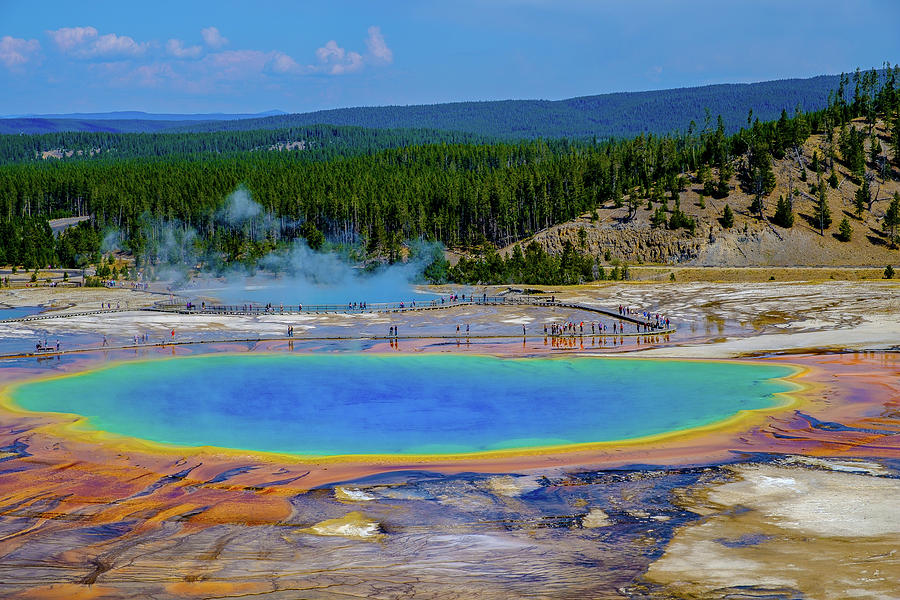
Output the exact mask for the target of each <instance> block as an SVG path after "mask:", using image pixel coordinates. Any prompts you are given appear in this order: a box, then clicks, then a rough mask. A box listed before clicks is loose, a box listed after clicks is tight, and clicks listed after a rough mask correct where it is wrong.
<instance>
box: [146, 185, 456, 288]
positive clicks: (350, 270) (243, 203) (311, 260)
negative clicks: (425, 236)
mask: <svg viewBox="0 0 900 600" xmlns="http://www.w3.org/2000/svg"><path fill="white" fill-rule="evenodd" d="M143 221H144V222H143V226H142V232H143V234H142V235H143V237H144V238H145V239H146V240H147V248H148V250H149V252H148V255H149V256H151V257H152V261H153V263H154V267H153V269H154V271H155V274H156V276H157V277H159V278H161V279H164V280H168V281H172V282H173V284H172V285H171V288H172V289H173V290H177V291H179V292H180V293H182V294H184V295H187V296H189V297H193V298H201V297H211V298H216V299H218V300H220V301H221V302H223V303H228V304H241V303H246V302H253V303H260V302H272V303H274V304H285V305H296V304H307V305H309V304H339V305H345V304H347V303H348V302H395V301H399V300H411V299H415V297H416V296H417V294H418V292H416V291H415V290H414V289H413V287H412V283H414V282H416V281H421V279H422V271H423V270H424V268H425V267H426V266H427V265H428V264H429V263H430V262H431V260H432V257H433V255H434V252H435V251H436V250H440V247H439V246H438V245H434V244H427V243H424V242H417V243H414V244H412V245H411V246H410V249H411V252H410V256H411V258H410V259H409V260H408V261H407V262H404V263H396V264H394V265H390V266H382V267H380V268H378V269H375V270H374V271H373V272H367V271H366V270H364V269H362V268H361V267H359V266H357V265H355V264H353V263H351V262H350V261H349V260H348V259H347V258H345V257H343V256H341V255H339V254H337V253H334V252H316V251H313V250H312V249H310V248H309V246H307V244H306V242H305V241H304V240H302V239H296V240H294V241H293V242H291V244H290V245H288V246H286V247H285V245H282V246H281V247H280V248H278V249H276V250H274V251H272V252H270V253H269V254H267V255H266V256H264V257H262V258H261V259H259V260H258V261H256V262H255V263H254V264H253V265H250V266H248V265H246V264H243V263H240V264H228V263H224V262H223V261H222V259H221V256H218V255H212V254H206V253H203V252H201V251H199V250H198V248H199V247H200V244H198V242H199V240H200V236H199V235H198V233H197V231H195V230H194V229H193V228H191V227H189V226H187V225H186V224H184V223H180V222H172V221H160V220H153V219H150V218H147V217H145V218H144V219H143ZM297 225H299V223H288V224H285V226H290V227H296V226H297ZM215 226H216V227H217V228H220V229H221V228H229V229H232V230H243V231H245V232H248V233H249V234H250V235H251V237H252V238H255V239H261V238H263V237H264V236H265V235H266V233H270V234H272V235H275V236H280V227H281V226H282V224H281V221H280V219H278V218H276V217H275V216H274V215H272V214H271V213H268V212H267V211H265V210H264V209H263V207H262V206H260V205H259V204H258V203H257V202H255V201H254V200H253V199H252V198H251V197H250V194H249V192H248V191H247V190H246V189H243V188H239V189H238V190H236V191H235V192H234V193H232V194H231V195H230V196H228V198H227V200H226V202H225V204H224V205H223V207H222V208H221V209H219V210H218V211H217V212H216V215H215Z"/></svg>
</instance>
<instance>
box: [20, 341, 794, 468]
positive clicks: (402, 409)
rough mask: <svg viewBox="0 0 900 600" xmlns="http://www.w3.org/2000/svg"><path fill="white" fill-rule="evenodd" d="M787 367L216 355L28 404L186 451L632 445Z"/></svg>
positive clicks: (67, 384) (773, 384)
mask: <svg viewBox="0 0 900 600" xmlns="http://www.w3.org/2000/svg"><path fill="white" fill-rule="evenodd" d="M790 373H791V369H790V368H788V367H782V366H777V365H752V364H746V363H721V362H692V361H655V360H640V359H603V358H575V359H565V360H562V359H501V358H492V357H486V356H460V355H418V356H414V355H400V356H386V355H376V354H355V355H346V354H343V355H328V354H312V355H309V354H307V355H237V356H236V355H208V356H202V357H190V358H180V359H171V360H156V361H146V362H134V363H121V364H118V365H115V366H112V367H109V368H104V369H100V370H96V371H88V372H86V373H84V374H80V375H75V376H67V377H62V378H56V379H50V380H45V381H35V382H31V383H27V384H24V385H22V386H20V387H18V388H16V389H14V390H13V392H12V398H13V400H14V401H15V402H16V403H18V404H19V405H20V406H21V407H23V408H25V409H29V410H34V411H48V412H67V413H77V414H80V415H84V416H86V417H88V419H89V421H88V425H89V426H90V427H91V428H95V429H100V430H105V431H109V432H114V433H118V434H122V435H126V436H132V437H138V438H143V439H147V440H152V441H156V442H162V443H166V444H175V445H183V446H201V445H212V446H221V447H228V448H238V449H245V450H259V451H271V452H283V453H293V454H303V455H334V454H416V453H423V454H443V453H461V452H475V451H485V450H496V449H504V448H526V447H535V446H549V445H562V444H574V443H586V442H599V441H611V440H625V439H629V438H638V437H643V436H648V435H653V434H659V433H665V432H670V431H676V430H682V429H687V428H692V427H697V426H701V425H707V424H711V423H715V422H716V421H721V420H723V419H725V418H727V417H729V416H731V415H734V414H735V413H737V412H738V411H740V410H743V409H757V408H766V407H771V406H775V405H777V404H779V403H780V402H781V400H779V399H778V398H776V397H775V396H774V394H775V393H777V392H782V391H785V390H788V389H790V387H791V384H788V383H787V382H785V381H783V380H776V379H773V378H778V377H784V376H786V375H788V374H790Z"/></svg>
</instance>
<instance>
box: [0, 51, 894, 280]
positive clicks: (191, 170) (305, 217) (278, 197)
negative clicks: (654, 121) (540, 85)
mask: <svg viewBox="0 0 900 600" xmlns="http://www.w3.org/2000/svg"><path fill="white" fill-rule="evenodd" d="M898 77H900V69H891V70H888V71H886V72H882V73H878V72H875V71H870V72H864V73H857V74H856V75H855V76H853V77H847V76H842V77H841V79H840V81H839V82H838V88H837V91H836V92H835V93H833V94H832V95H831V99H830V101H829V102H828V105H827V106H826V107H825V108H823V109H821V110H817V111H811V112H803V111H802V110H800V109H799V108H798V109H797V110H795V111H794V112H793V114H788V113H787V112H785V111H783V112H782V114H781V116H780V118H779V119H777V120H772V121H761V120H759V119H756V118H747V117H745V125H746V126H745V127H743V128H741V129H740V130H739V131H738V132H736V133H734V134H728V132H727V128H726V126H725V124H724V119H722V118H719V119H718V120H717V122H716V123H715V124H713V123H711V122H709V121H707V122H706V123H705V124H704V125H703V126H701V127H700V128H698V130H697V131H693V132H690V131H689V132H684V133H679V134H672V135H664V136H654V135H638V136H637V137H634V138H631V139H618V140H615V139H614V140H605V141H590V142H577V143H573V142H567V141H565V140H557V141H543V140H537V141H528V142H519V143H494V144H475V143H442V144H415V145H409V146H404V147H396V148H389V149H385V150H381V151H377V152H372V153H366V154H358V155H340V154H339V153H338V155H336V156H335V157H333V158H332V157H327V158H328V160H325V158H326V157H322V158H323V160H308V159H307V158H305V157H304V155H303V153H302V152H240V151H237V150H235V151H233V152H229V153H224V154H223V153H216V152H185V153H184V154H180V155H167V156H162V157H142V158H126V159H121V158H120V159H111V158H101V159H91V160H60V161H29V162H22V163H14V164H6V165H2V166H0V222H2V223H3V224H4V227H5V228H6V229H3V230H2V231H0V234H2V235H3V236H5V237H3V238H2V240H0V241H2V243H3V244H4V252H5V257H6V260H7V262H18V263H19V264H25V265H26V266H29V267H33V266H41V265H44V264H47V263H48V262H57V261H59V262H62V263H63V264H69V265H78V264H83V263H84V262H85V261H87V260H89V259H90V257H92V256H95V252H96V247H97V245H98V243H97V240H98V239H99V235H98V236H97V237H91V236H90V235H87V234H86V232H87V231H94V232H96V233H97V234H99V232H101V231H105V230H106V229H110V228H114V229H116V230H117V231H118V232H119V233H120V236H121V238H122V243H123V244H124V245H125V246H126V247H127V248H128V249H130V250H132V251H133V252H134V253H135V254H136V255H137V257H138V258H139V260H141V261H143V262H144V263H145V264H147V263H153V262H155V261H158V260H163V259H167V260H174V261H177V260H180V258H179V257H178V256H177V255H175V256H173V255H172V254H171V253H166V255H165V257H164V256H163V254H164V253H163V250H162V249H163V248H164V247H166V248H168V247H169V246H170V243H169V242H170V240H171V238H172V236H173V230H174V231H175V236H176V237H178V231H181V232H184V235H182V236H181V238H180V239H181V241H180V242H179V243H180V244H182V245H185V244H190V245H191V246H193V247H194V248H197V247H201V248H202V250H203V253H204V254H205V255H210V254H216V255H218V256H220V257H222V260H223V261H224V262H226V263H228V262H231V261H240V260H253V259H254V258H258V257H259V256H261V255H263V254H265V252H268V251H271V250H272V249H275V248H277V247H278V246H279V244H285V243H289V242H290V241H291V240H294V239H297V238H299V237H303V238H306V239H307V240H309V241H310V245H312V246H314V247H317V246H321V244H322V240H323V239H325V238H327V239H328V240H331V241H332V242H333V243H339V244H356V245H357V246H359V247H361V248H363V249H364V250H365V253H366V254H367V255H369V256H388V257H389V258H391V259H393V258H396V257H397V256H399V247H400V244H401V243H402V242H403V241H404V240H408V239H427V240H435V241H439V242H442V243H444V244H446V245H448V246H451V247H457V248H465V249H470V250H476V251H481V252H484V253H485V259H484V260H483V261H480V262H479V261H465V262H463V263H462V265H458V266H457V267H456V268H455V269H453V270H450V271H448V273H449V274H450V276H452V277H453V278H454V279H456V280H460V281H482V282H485V281H494V280H497V281H499V280H511V279H514V278H522V279H518V280H519V281H522V282H526V283H527V282H537V281H536V280H538V279H541V280H543V281H544V282H551V283H552V282H554V281H559V282H572V281H575V280H582V279H589V278H591V276H592V275H593V276H595V277H596V276H597V275H598V273H597V272H596V268H597V267H596V264H594V259H590V260H591V263H590V264H588V263H587V262H586V260H587V259H585V258H584V257H581V256H580V255H578V254H577V252H576V251H575V250H574V249H572V251H571V252H569V254H570V256H568V258H566V259H565V260H562V259H561V258H560V257H551V258H548V257H546V255H542V253H540V252H538V251H537V250H536V249H535V248H533V247H531V248H526V249H525V251H524V252H522V251H519V252H517V253H514V256H511V257H510V258H509V259H500V260H499V262H498V259H497V258H494V257H493V255H492V250H491V248H494V247H499V246H504V245H507V244H510V243H513V242H516V241H518V240H520V239H523V238H525V237H527V236H529V235H531V234H532V233H534V232H536V231H538V230H540V229H543V228H546V227H548V226H551V225H554V224H557V223H560V222H563V221H567V220H569V219H571V218H573V217H575V216H577V215H579V214H582V213H584V212H586V211H590V210H591V209H593V208H594V207H596V206H598V205H599V204H601V203H606V202H614V203H617V204H624V205H626V206H628V208H629V210H630V211H631V213H632V214H633V213H634V212H635V211H636V210H637V209H638V207H639V206H642V205H643V204H646V203H647V202H650V203H651V204H652V203H653V202H657V203H658V204H660V205H662V204H663V203H664V202H665V201H666V200H665V199H666V198H668V197H671V198H673V199H674V198H677V196H678V192H679V191H680V190H682V189H683V188H684V186H685V185H686V183H687V177H688V175H687V174H689V173H692V172H704V171H706V172H707V173H712V172H713V170H715V172H717V173H718V174H719V180H718V182H716V181H714V178H711V177H710V178H709V182H710V184H711V185H710V195H717V196H719V197H725V196H727V195H728V193H729V191H730V190H729V186H728V184H727V176H728V175H730V173H732V172H736V173H737V174H738V175H739V178H740V181H741V183H742V185H743V186H745V187H746V189H747V190H748V191H750V192H752V193H753V194H756V196H757V198H762V197H763V196H765V195H766V194H768V193H769V192H770V191H771V186H772V180H773V175H772V159H773V158H781V157H783V156H785V154H786V153H788V152H791V151H792V150H794V149H796V148H798V147H799V146H800V145H801V144H802V143H803V142H804V141H805V140H806V139H807V137H808V136H809V135H810V134H811V133H814V132H830V131H832V130H833V128H834V127H839V128H843V130H842V133H841V135H840V136H839V139H838V140H835V144H832V148H834V147H839V148H840V150H841V154H840V157H841V160H844V161H845V162H847V163H848V164H849V165H850V166H851V168H852V170H853V172H854V173H857V174H858V176H859V177H862V175H863V173H862V172H861V171H865V168H866V165H867V164H868V163H867V161H869V160H870V157H868V156H867V153H866V152H865V151H864V149H863V148H864V147H863V142H864V139H865V137H866V134H865V132H858V131H857V130H856V129H855V128H854V127H848V126H847V125H848V123H849V122H850V120H851V119H853V118H857V117H865V119H866V121H867V122H868V123H871V124H874V122H875V120H876V118H877V117H878V116H880V117H881V118H882V119H885V120H886V121H888V122H890V123H891V127H892V130H891V131H892V132H893V133H892V135H893V137H892V144H894V156H895V157H897V156H900V152H898V150H900V93H898V89H897V82H898ZM747 121H749V123H747ZM317 131H324V132H326V133H327V128H325V129H321V128H320V129H317ZM250 133H252V134H253V135H257V134H258V133H259V132H250ZM353 133H354V135H355V134H358V135H360V136H363V137H365V136H371V135H375V136H377V135H379V134H374V133H372V132H367V131H364V130H353ZM382 133H383V134H384V135H390V132H382ZM229 135H232V134H229ZM234 135H236V136H239V134H234ZM251 137H252V136H251ZM141 139H144V138H141ZM147 139H152V136H151V138H147ZM201 139H208V138H201ZM235 139H240V138H239V137H238V138H235ZM184 143H185V144H186V145H187V146H190V145H191V144H192V143H194V142H191V141H190V137H189V136H188V137H185V142H184ZM836 156H837V155H836V153H835V152H834V150H832V152H831V156H826V157H823V158H824V160H822V161H820V163H819V166H818V167H817V168H818V169H820V170H821V171H822V172H823V174H824V175H825V176H827V169H828V163H829V161H830V160H831V161H833V160H834V159H835V157H836ZM860 161H862V162H860ZM898 166H900V165H898ZM723 180H724V181H725V183H724V184H723ZM242 187H243V188H246V190H247V191H248V192H249V193H250V194H251V195H252V198H253V199H254V200H255V201H256V202H258V203H259V205H261V210H260V212H259V213H258V214H253V215H250V216H249V217H248V218H247V219H243V220H241V222H240V224H239V225H238V226H235V224H234V223H233V222H223V220H222V218H221V217H220V215H221V211H222V209H223V205H224V203H225V199H226V198H227V197H228V196H229V194H230V193H232V192H233V191H234V190H235V189H239V188H242ZM676 205H677V203H676ZM66 215H90V216H91V221H90V223H89V224H87V225H84V226H82V227H81V228H80V230H79V233H78V234H77V236H78V237H77V239H76V238H74V237H73V238H71V239H68V241H67V243H68V244H69V246H68V248H67V249H65V250H63V249H61V248H56V249H54V248H53V243H52V237H51V238H48V237H47V235H48V231H47V230H46V229H45V228H43V227H42V226H40V223H41V222H44V223H45V219H46V218H48V217H51V216H66ZM661 216H662V217H663V222H662V223H660V225H664V226H668V227H670V228H678V227H684V228H687V229H689V230H692V229H693V226H692V225H693V224H692V220H691V219H689V218H688V217H685V216H684V215H683V214H682V215H680V216H679V211H678V210H677V208H676V209H675V210H673V211H670V212H667V211H663V213H662V215H661ZM42 220H43V221H42ZM73 231H74V230H73ZM187 232H190V235H188V233H187ZM69 235H70V234H69V232H68V231H67V232H66V236H64V237H68V236H69ZM71 235H72V236H75V235H76V234H75V233H73V234H71ZM60 239H61V240H62V239H63V238H62V237H61V238H60ZM60 243H61V242H60ZM48 245H49V249H48V248H47V246H48ZM37 246H41V247H42V248H38V247H37ZM13 253H15V254H13ZM520 254H521V257H522V258H521V260H520V259H519V255H520ZM589 258H590V257H589ZM181 259H183V257H181ZM485 265H488V266H485ZM490 265H493V266H490ZM439 266H441V267H442V268H441V269H439V271H441V273H442V274H443V273H444V271H446V268H445V266H443V265H439ZM529 273H531V274H534V275H533V276H532V275H528V274H529ZM542 273H543V274H542ZM548 273H555V275H549V274H548ZM436 278H440V277H436Z"/></svg>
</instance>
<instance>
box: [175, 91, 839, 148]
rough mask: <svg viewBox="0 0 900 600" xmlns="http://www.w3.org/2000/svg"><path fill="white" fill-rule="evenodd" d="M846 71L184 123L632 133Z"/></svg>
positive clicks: (755, 105) (675, 127)
mask: <svg viewBox="0 0 900 600" xmlns="http://www.w3.org/2000/svg"><path fill="white" fill-rule="evenodd" d="M839 84H840V77H839V76H836V75H823V76H820V77H813V78H810V79H785V80H781V81H766V82H762V83H750V84H726V85H710V86H703V87H691V88H680V89H670V90H657V91H649V92H624V93H617V94H602V95H598V96H583V97H580V98H570V99H568V100H559V101H548V100H503V101H493V102H455V103H449V104H432V105H417V106H381V107H361V108H344V109H337V110H324V111H318V112H312V113H305V114H293V115H281V116H277V117H267V118H263V119H247V120H241V121H230V122H210V123H192V124H189V125H183V126H182V127H181V129H182V130H184V131H222V130H234V129H258V128H273V127H285V126H298V125H311V124H315V123H328V124H332V125H355V126H359V127H379V128H397V127H422V128H429V129H444V130H453V131H467V132H471V133H477V134H480V135H485V136H491V137H497V138H506V139H535V138H576V139H577V138H592V137H597V138H608V137H632V136H635V135H639V134H641V133H653V134H655V135H662V134H667V133H672V132H675V131H688V130H689V128H690V127H691V121H694V122H695V123H696V124H698V125H695V127H694V129H695V130H696V129H699V128H701V127H702V126H703V122H704V119H705V117H706V114H707V113H706V111H707V110H708V111H709V114H710V115H711V117H712V118H715V116H716V115H721V116H722V119H723V122H724V124H725V131H726V132H727V133H734V132H736V131H737V130H738V129H740V127H741V126H746V125H747V115H748V113H749V112H750V111H751V110H752V111H753V115H754V117H756V118H759V119H760V120H763V121H765V120H770V119H777V118H778V115H779V114H780V113H781V111H782V110H788V111H790V112H793V111H794V109H795V108H797V107H800V108H801V109H802V110H806V111H810V110H819V109H821V108H823V107H824V106H825V105H826V103H827V102H828V94H829V92H833V91H834V90H836V89H837V87H838V85H839Z"/></svg>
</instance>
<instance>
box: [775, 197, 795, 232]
mask: <svg viewBox="0 0 900 600" xmlns="http://www.w3.org/2000/svg"><path fill="white" fill-rule="evenodd" d="M772 220H773V221H774V222H775V224H776V225H780V226H781V227H784V228H785V229H790V228H791V227H793V226H794V211H793V210H792V209H791V203H790V201H788V200H785V198H784V196H779V197H778V204H777V205H776V207H775V216H774V217H773V218H772Z"/></svg>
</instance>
